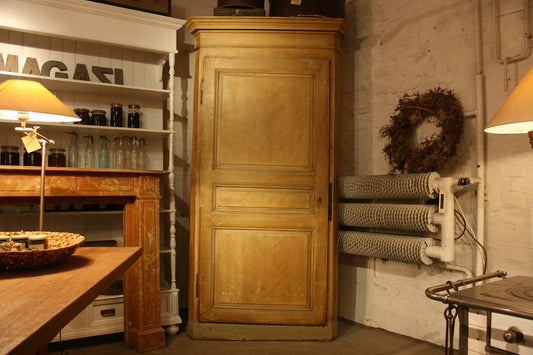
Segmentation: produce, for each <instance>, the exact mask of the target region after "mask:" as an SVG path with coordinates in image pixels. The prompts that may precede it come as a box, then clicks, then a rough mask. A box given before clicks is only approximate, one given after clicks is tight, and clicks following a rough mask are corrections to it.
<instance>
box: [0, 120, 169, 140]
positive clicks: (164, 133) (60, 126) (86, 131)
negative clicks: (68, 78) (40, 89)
mask: <svg viewBox="0 0 533 355" xmlns="http://www.w3.org/2000/svg"><path fill="white" fill-rule="evenodd" d="M19 126H20V123H19V122H17V121H1V120H0V128H1V127H6V128H12V129H15V127H19ZM26 126H28V127H34V126H39V127H41V128H42V129H43V130H44V132H41V131H40V132H39V133H43V135H45V136H46V133H45V132H46V131H48V132H76V133H77V134H78V136H80V137H82V136H88V135H92V136H118V135H120V136H132V137H138V138H164V137H168V136H169V135H170V134H173V133H174V132H172V131H170V130H158V129H144V128H128V127H109V126H89V125H80V124H73V123H44V122H35V123H28V124H27V125H26Z"/></svg>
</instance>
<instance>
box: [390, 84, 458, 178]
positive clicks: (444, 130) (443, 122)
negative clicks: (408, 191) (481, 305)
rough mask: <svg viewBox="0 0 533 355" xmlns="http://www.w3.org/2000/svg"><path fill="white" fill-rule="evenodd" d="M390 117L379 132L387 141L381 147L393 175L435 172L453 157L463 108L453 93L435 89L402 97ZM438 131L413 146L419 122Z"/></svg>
mask: <svg viewBox="0 0 533 355" xmlns="http://www.w3.org/2000/svg"><path fill="white" fill-rule="evenodd" d="M395 112H397V113H396V114H395V115H394V116H391V123H390V124H389V125H387V126H384V127H382V128H381V130H380V135H381V138H388V139H389V140H390V142H389V143H388V144H387V145H386V146H385V148H383V152H384V153H385V154H386V155H387V156H388V158H389V163H390V164H391V165H392V173H394V172H395V171H399V172H401V173H422V172H430V171H438V170H439V169H440V168H442V167H443V166H444V165H445V164H446V163H447V162H448V160H450V159H451V158H452V157H453V156H455V155H456V145H457V143H458V142H459V141H460V139H461V135H462V133H463V122H464V115H463V108H462V106H461V103H460V102H459V100H458V99H457V98H456V97H455V95H454V94H453V92H452V91H450V90H444V89H441V88H436V89H433V90H429V91H428V92H425V93H424V94H421V95H420V94H419V93H416V94H413V95H408V94H405V95H404V96H403V97H402V98H400V101H399V103H398V106H397V107H396V109H395ZM424 121H426V122H428V123H433V124H434V125H435V126H436V127H437V128H440V133H438V134H437V133H435V134H433V135H432V136H430V137H429V138H426V139H424V140H423V141H422V142H420V143H419V144H417V145H416V144H413V142H414V140H415V139H414V137H413V136H414V134H415V132H416V128H417V127H418V126H419V125H420V124H421V123H422V122H424Z"/></svg>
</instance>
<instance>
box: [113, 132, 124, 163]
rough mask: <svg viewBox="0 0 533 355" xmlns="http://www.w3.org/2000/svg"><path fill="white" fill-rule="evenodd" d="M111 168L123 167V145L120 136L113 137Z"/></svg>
mask: <svg viewBox="0 0 533 355" xmlns="http://www.w3.org/2000/svg"><path fill="white" fill-rule="evenodd" d="M112 167H113V168H115V169H124V145H123V143H122V139H121V137H115V145H114V146H113V165H112Z"/></svg>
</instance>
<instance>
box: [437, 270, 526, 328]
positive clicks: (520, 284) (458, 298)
mask: <svg viewBox="0 0 533 355" xmlns="http://www.w3.org/2000/svg"><path fill="white" fill-rule="evenodd" d="M447 302H448V303H453V304H457V305H459V306H464V307H473V308H478V309H482V310H487V311H491V312H496V313H503V314H508V315H511V316H516V317H521V318H526V319H533V277H527V276H514V277H510V278H507V279H503V280H499V281H494V282H489V283H486V284H483V285H479V286H474V287H471V288H467V289H464V290H460V291H457V292H451V293H450V294H449V296H448V299H447Z"/></svg>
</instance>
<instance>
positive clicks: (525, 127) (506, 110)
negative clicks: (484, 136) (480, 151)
mask: <svg viewBox="0 0 533 355" xmlns="http://www.w3.org/2000/svg"><path fill="white" fill-rule="evenodd" d="M485 132H487V133H499V134H517V133H527V134H528V136H529V144H530V145H531V148H532V149H533V68H531V69H530V70H529V71H528V72H527V74H526V75H525V76H524V78H523V79H522V81H520V82H519V83H518V85H517V86H516V88H515V89H514V90H513V92H511V95H509V97H508V98H507V100H505V102H504V103H503V105H502V106H501V107H500V109H499V110H498V111H497V112H496V114H495V115H494V116H493V117H492V119H491V120H490V121H489V123H488V124H487V126H486V127H485Z"/></svg>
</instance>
